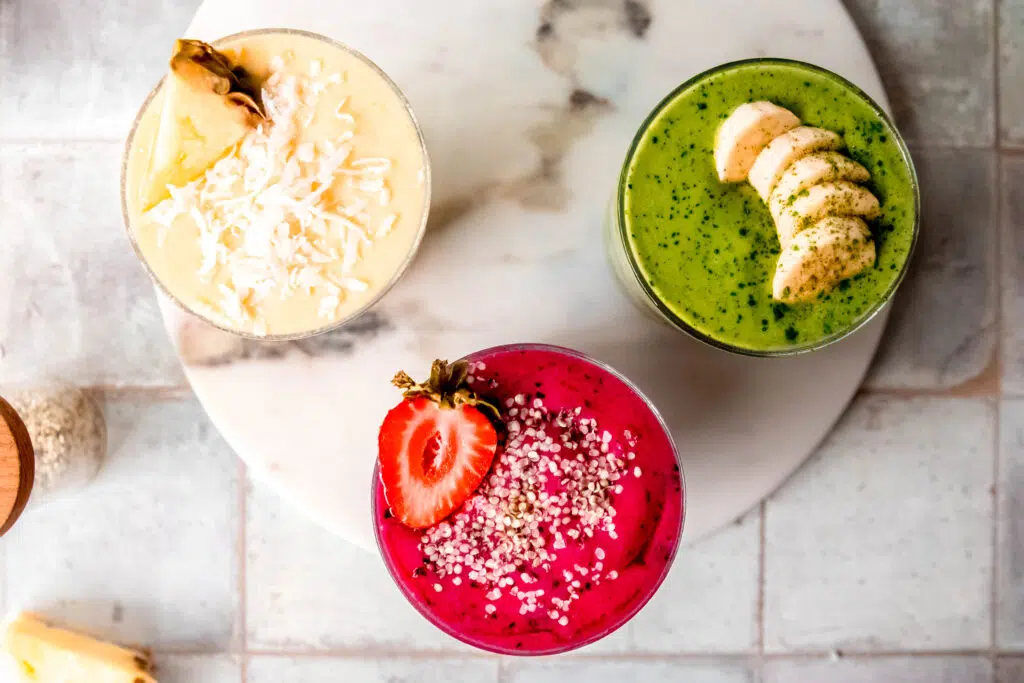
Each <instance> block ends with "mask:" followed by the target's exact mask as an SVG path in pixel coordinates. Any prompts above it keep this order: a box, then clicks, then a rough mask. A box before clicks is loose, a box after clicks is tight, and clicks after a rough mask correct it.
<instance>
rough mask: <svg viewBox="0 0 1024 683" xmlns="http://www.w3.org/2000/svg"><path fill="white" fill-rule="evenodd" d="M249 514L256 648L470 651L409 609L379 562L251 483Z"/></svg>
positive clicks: (251, 628)
mask: <svg viewBox="0 0 1024 683" xmlns="http://www.w3.org/2000/svg"><path fill="white" fill-rule="evenodd" d="M248 510H249V514H248V525H247V542H246V543H247V562H248V565H247V572H246V579H247V598H248V606H247V619H248V634H249V647H250V648H253V649H274V650H291V649H300V650H302V649H305V650H308V649H344V650H355V651H363V650H364V649H366V648H378V649H386V650H388V651H411V650H434V651H437V650H458V651H468V650H469V648H468V647H465V646H462V645H461V644H460V643H458V642H457V641H455V640H453V639H452V638H449V637H448V636H447V635H445V634H444V633H442V632H441V631H439V630H438V629H436V628H434V626H432V625H431V624H430V623H429V622H428V621H427V620H426V619H424V618H423V617H422V616H420V614H419V613H418V612H416V610H415V609H413V608H412V606H410V605H409V603H408V602H406V600H405V598H404V597H403V596H402V594H401V593H400V592H399V591H398V588H397V587H396V586H395V585H394V583H393V582H392V580H391V578H390V576H389V574H388V572H387V569H386V568H385V567H384V563H383V562H382V561H381V559H380V556H379V555H377V554H370V553H367V552H366V551H364V550H360V549H359V548H357V547H355V546H353V545H350V544H348V543H345V542H344V541H341V540H340V539H338V538H337V537H336V536H332V535H330V534H329V533H327V532H326V531H324V530H322V529H321V528H319V527H317V526H315V525H314V524H313V523H312V522H310V521H308V520H307V519H305V518H304V517H302V516H301V515H300V514H299V512H298V511H296V510H295V509H294V508H293V507H292V506H291V505H290V504H288V503H285V502H284V501H282V500H281V499H280V498H279V497H278V496H277V495H276V494H275V493H273V492H272V491H270V490H269V489H268V488H266V487H265V486H264V485H262V484H259V483H254V484H252V486H251V488H250V492H249V503H248Z"/></svg>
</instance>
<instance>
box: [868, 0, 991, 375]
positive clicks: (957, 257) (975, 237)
mask: <svg viewBox="0 0 1024 683" xmlns="http://www.w3.org/2000/svg"><path fill="white" fill-rule="evenodd" d="M914 4H918V3H914ZM911 153H912V154H913V157H914V164H915V166H916V168H917V173H918V177H919V179H920V183H921V234H920V237H919V239H918V243H917V247H916V251H915V253H914V257H913V261H912V263H911V265H910V271H909V272H908V273H907V279H906V281H905V282H904V283H903V284H902V285H901V286H900V290H899V292H897V294H896V297H895V299H894V301H893V306H892V314H891V316H890V318H889V323H888V328H887V329H886V332H885V336H884V337H883V339H882V344H881V346H880V347H879V350H878V354H877V355H876V357H875V361H874V363H873V365H872V368H871V370H870V371H869V373H868V377H867V379H866V380H865V384H866V386H867V387H869V388H872V389H938V388H947V387H955V386H957V385H960V384H963V383H964V382H967V381H969V380H971V379H974V378H975V377H977V376H978V375H980V374H981V373H982V372H983V371H984V370H985V369H986V368H987V367H988V366H989V365H990V364H991V363H992V361H993V360H994V356H995V342H996V325H995V322H996V310H997V303H998V299H999V293H998V289H997V284H998V282H997V281H998V274H997V272H998V264H997V258H996V243H997V237H998V234H999V229H998V225H997V224H996V217H995V211H994V209H995V205H996V194H997V191H998V190H997V187H996V182H995V179H996V162H995V158H994V157H993V156H992V154H991V153H990V152H989V151H988V150H978V149H933V148H921V147H915V148H914V149H912V150H911Z"/></svg>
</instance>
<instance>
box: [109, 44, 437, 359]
mask: <svg viewBox="0 0 1024 683" xmlns="http://www.w3.org/2000/svg"><path fill="white" fill-rule="evenodd" d="M121 200H122V209H123V212H124V218H125V224H126V226H127V228H128V234H129V237H130V238H131V242H132V245H133V246H134V248H135V251H136V253H137V254H138V255H139V258H140V259H141V261H142V263H143V264H144V265H145V266H146V268H147V270H148V271H149V273H150V275H151V276H152V277H153V280H154V281H155V282H156V283H157V285H158V286H159V287H160V288H161V289H162V290H163V291H164V292H165V293H166V294H167V295H168V296H169V297H170V298H171V299H173V300H174V301H175V302H177V303H178V304H179V305H180V306H182V307H183V308H184V309H185V310H187V311H189V312H190V313H192V314H194V315H196V316H198V317H200V318H202V319H203V320H205V321H207V322H209V323H210V324H212V325H214V326H216V327H219V328H221V329H223V330H226V331H229V332H231V333H234V334H237V335H241V336H245V337H253V338H259V339H274V340H283V339H295V338H300V337H306V336H311V335H314V334H319V333H322V332H326V331H328V330H331V329H333V328H335V327H338V326H340V325H343V324H344V323H345V322H347V321H350V320H352V319H353V318H355V317H356V316H358V315H360V314H361V313H363V312H364V311H366V310H367V309H369V308H370V307H371V306H373V305H374V304H375V303H376V302H377V301H379V300H380V299H381V297H383V296H384V294H385V293H386V292H387V291H388V289H390V288H391V287H392V286H393V285H394V284H395V283H396V282H397V281H398V279H399V278H400V277H401V276H402V274H403V273H404V272H405V270H406V268H407V267H408V266H409V264H410V262H411V261H412V259H413V256H414V254H415V253H416V250H417V247H418V246H419V243H420V240H421V238H422V237H423V233H424V231H425V228H426V222H427V214H428V210H429V204H430V164H429V160H428V157H427V150H426V145H425V143H424V140H423V134H422V131H421V130H420V127H419V125H418V123H417V121H416V118H415V116H414V115H413V113H412V110H411V108H410V106H409V103H408V101H407V100H406V99H405V97H404V96H403V95H402V93H401V91H400V90H399V89H398V87H397V86H396V85H395V83H394V82H393V81H392V80H391V79H390V78H388V76H387V75H386V74H385V73H384V72H383V71H382V70H381V69H380V68H379V67H377V66H376V65H375V64H374V63H373V62H371V61H370V60H369V59H367V58H366V57H365V56H363V55H362V54H360V53H358V52H356V51H355V50H352V49H350V48H348V47H346V46H345V45H342V44H341V43H338V42H336V41H333V40H331V39H329V38H326V37H324V36H320V35H317V34H313V33H309V32H305V31H298V30H291V29H265V30H256V31H247V32H244V33H238V34H235V35H231V36H228V37H225V38H222V39H220V40H217V41H215V42H214V43H213V44H206V43H202V42H200V41H192V40H181V41H178V43H177V44H176V46H175V49H174V53H173V56H172V58H171V61H170V69H169V71H168V74H167V76H166V77H165V78H164V79H163V80H162V81H161V82H160V84H159V85H158V86H157V87H156V88H155V89H154V90H153V92H152V93H151V94H150V95H149V97H148V99H147V100H146V102H145V104H144V105H143V106H142V109H141V111H140V112H139V115H138V117H137V118H136V121H135V124H134V126H133V128H132V131H131V134H130V135H129V138H128V142H127V145H126V149H125V156H124V162H123V167H122V176H121Z"/></svg>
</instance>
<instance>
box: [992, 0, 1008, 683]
mask: <svg viewBox="0 0 1024 683" xmlns="http://www.w3.org/2000/svg"><path fill="white" fill-rule="evenodd" d="M995 12H996V15H995V22H994V23H995V24H996V46H997V50H996V52H997V54H996V78H997V81H996V82H997V83H998V73H999V69H998V61H999V57H998V44H999V42H998V36H999V33H998V32H999V21H998V16H999V15H998V12H999V0H995ZM997 92H998V90H997ZM996 111H997V115H996V121H997V122H998V120H999V118H998V105H997V107H996ZM996 135H997V141H998V136H999V132H998V126H997V132H996ZM995 186H996V192H995V206H994V209H993V213H992V215H993V217H994V220H995V228H996V238H995V240H994V243H995V250H996V253H995V263H994V264H993V265H994V270H995V273H996V276H995V281H996V287H995V289H996V298H995V308H996V321H995V325H996V342H995V351H996V365H997V367H998V368H999V372H998V373H997V374H996V389H997V392H996V398H995V420H994V431H995V433H994V435H993V439H992V440H993V451H994V455H993V461H992V571H991V576H990V581H991V582H992V586H991V591H992V592H991V596H992V600H991V603H990V605H989V618H990V620H991V621H990V633H989V636H990V642H991V646H992V652H991V655H990V661H991V664H992V680H993V683H997V680H998V675H999V674H998V667H999V658H998V655H999V580H1000V577H1001V572H1000V571H999V560H1000V557H1001V553H1000V552H999V534H1000V531H1001V525H1000V523H999V520H1000V513H1001V505H1000V497H1001V494H1002V487H1001V486H1000V481H999V477H1000V470H1001V468H1000V464H1001V462H1000V461H1001V460H1002V428H1003V405H1004V402H1005V401H1004V397H1003V367H1002V360H1003V343H1004V335H1005V331H1006V321H1005V317H1004V316H1005V312H1004V310H1003V289H1004V285H1005V284H1006V283H1005V282H1004V281H1003V274H1004V272H1005V266H1006V263H1005V261H1006V256H1005V252H1006V250H1007V247H1008V246H1009V245H1007V244H1003V242H1004V240H1006V239H1007V231H1006V230H1005V226H1004V225H1003V220H1004V215H1003V208H1004V207H1003V192H1004V188H1003V160H1002V156H1001V155H1000V154H999V153H997V154H996V155H995Z"/></svg>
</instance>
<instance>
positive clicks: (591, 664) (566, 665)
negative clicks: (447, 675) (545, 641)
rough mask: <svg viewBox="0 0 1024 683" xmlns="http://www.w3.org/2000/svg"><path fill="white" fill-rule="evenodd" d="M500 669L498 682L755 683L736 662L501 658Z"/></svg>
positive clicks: (747, 670)
mask: <svg viewBox="0 0 1024 683" xmlns="http://www.w3.org/2000/svg"><path fill="white" fill-rule="evenodd" d="M502 669H503V674H502V683H565V682H566V681H579V682H580V683H583V682H584V681H586V683H625V682H626V681H643V683H755V681H756V680H757V677H756V672H755V671H754V670H753V669H752V668H749V667H748V666H747V665H746V664H743V663H742V662H737V661H699V662H679V661H676V662H657V661H650V660H636V661H604V662H602V661H592V660H584V661H581V660H575V661H574V660H572V659H558V660H552V659H547V660H543V659H539V660H518V661H516V660H511V659H505V660H504V661H503V662H502Z"/></svg>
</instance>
